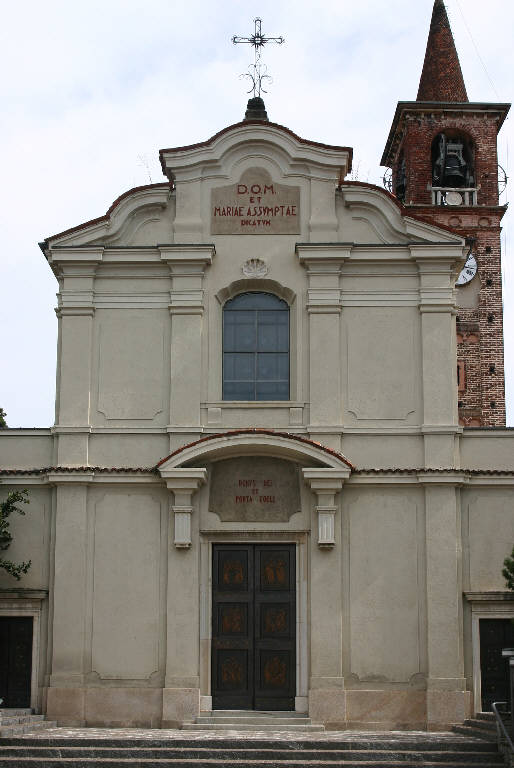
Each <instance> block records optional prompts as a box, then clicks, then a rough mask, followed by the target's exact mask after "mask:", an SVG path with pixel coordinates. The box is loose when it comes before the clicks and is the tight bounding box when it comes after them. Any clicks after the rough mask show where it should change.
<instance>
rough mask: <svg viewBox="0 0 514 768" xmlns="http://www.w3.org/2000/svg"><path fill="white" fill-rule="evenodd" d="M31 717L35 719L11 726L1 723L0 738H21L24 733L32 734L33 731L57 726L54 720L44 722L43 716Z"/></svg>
mask: <svg viewBox="0 0 514 768" xmlns="http://www.w3.org/2000/svg"><path fill="white" fill-rule="evenodd" d="M31 717H34V718H37V719H36V720H30V719H28V720H27V721H25V722H21V723H14V724H12V725H4V724H3V723H2V725H0V738H2V739H5V738H7V737H13V736H21V735H22V734H25V733H34V731H45V730H47V729H48V728H55V727H56V726H57V722H56V721H55V720H45V719H44V715H31ZM23 719H24V718H23Z"/></svg>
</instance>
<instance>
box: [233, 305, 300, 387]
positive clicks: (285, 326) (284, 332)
mask: <svg viewBox="0 0 514 768" xmlns="http://www.w3.org/2000/svg"><path fill="white" fill-rule="evenodd" d="M223 399H224V400H289V307H288V305H287V304H286V302H285V301H283V300H282V299H279V298H278V297H277V296H274V295H273V294H271V293H256V292H255V293H241V294H239V296H235V297H234V298H233V299H230V301H227V303H226V304H225V306H224V308H223Z"/></svg>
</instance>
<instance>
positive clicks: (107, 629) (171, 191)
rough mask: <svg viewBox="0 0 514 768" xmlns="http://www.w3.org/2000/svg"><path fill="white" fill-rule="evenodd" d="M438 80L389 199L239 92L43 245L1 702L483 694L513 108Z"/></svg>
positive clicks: (490, 612) (461, 710)
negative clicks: (43, 302)
mask: <svg viewBox="0 0 514 768" xmlns="http://www.w3.org/2000/svg"><path fill="white" fill-rule="evenodd" d="M441 7H442V10H443V11H444V6H443V4H442V2H440V0H436V2H435V6H434V19H433V22H432V30H431V38H429V46H428V49H427V57H428V58H427V60H428V61H429V63H430V66H432V64H433V57H431V55H430V51H431V50H432V49H431V46H434V39H435V38H436V37H437V34H439V32H440V29H441V24H442V25H443V26H444V24H446V23H447V19H446V14H445V13H444V14H443V15H441ZM448 29H449V28H448ZM445 34H446V33H445ZM450 38H451V32H450ZM431 40H432V42H431ZM451 42H452V44H453V40H451ZM455 57H456V53H455ZM444 64H445V60H444V58H442V59H441V58H439V68H437V67H436V68H435V74H434V72H432V73H431V77H432V80H433V81H434V82H437V72H439V71H440V69H444ZM457 64H458V59H457ZM427 66H428V65H427V63H425V68H426V67H427ZM458 71H459V72H460V67H459V70H458ZM440 98H442V101H438V100H437V99H436V98H432V97H430V98H428V97H427V96H426V95H424V94H422V97H421V100H419V101H418V102H412V103H410V102H409V103H407V102H405V104H407V105H408V107H406V108H405V109H404V110H403V112H401V117H399V116H398V115H399V113H397V117H396V118H395V122H394V124H393V128H392V130H391V134H390V137H389V140H388V144H387V147H386V151H385V161H387V162H386V164H388V165H390V166H391V167H392V168H393V192H394V193H395V194H392V193H390V192H388V191H385V190H383V189H380V188H378V187H375V186H372V185H369V184H363V183H359V182H351V181H346V176H347V174H348V172H349V171H350V169H351V162H352V151H351V149H349V148H347V147H344V146H329V145H325V144H321V143H319V142H316V141H309V140H306V139H303V138H300V137H299V136H297V135H296V134H295V133H293V132H292V131H291V130H289V129H288V128H285V127H283V126H281V125H279V124H276V123H273V122H271V121H269V120H268V118H267V115H266V113H265V110H264V105H263V104H262V102H261V101H260V100H255V99H254V100H251V101H250V103H249V109H248V112H247V116H246V118H245V119H244V120H243V121H242V122H240V123H237V124H235V125H232V126H229V127H228V128H225V129H224V130H222V131H220V132H219V133H217V134H216V135H215V136H213V137H212V138H210V139H208V140H206V141H205V142H203V143H200V144H195V145H191V146H187V147H179V148H171V149H164V150H161V152H160V159H161V164H162V168H163V173H164V175H165V177H166V178H167V181H165V182H163V183H161V184H153V185H149V186H145V187H139V188H136V189H132V190H130V191H129V192H126V193H124V194H122V195H121V197H119V198H118V199H117V200H116V201H115V202H114V203H113V204H112V206H111V207H110V209H109V210H108V212H107V214H106V215H105V216H101V217H100V218H98V219H95V220H93V221H89V222H86V223H84V224H81V225H79V226H77V227H74V228H72V229H70V230H67V231H66V232H62V233H60V234H57V235H55V236H52V237H49V238H47V239H46V240H45V241H44V242H43V243H42V244H41V248H42V251H43V253H44V256H45V258H46V259H47V261H48V264H49V267H50V268H51V269H52V270H53V272H54V274H55V276H56V279H57V281H58V285H59V293H58V308H57V315H58V322H59V340H58V372H57V394H56V421H55V425H54V426H53V427H51V428H50V429H35V430H18V429H10V430H5V431H2V433H1V434H0V467H1V469H0V482H1V484H2V488H1V489H0V491H1V492H2V495H5V493H7V492H8V491H9V490H10V489H13V488H14V489H16V488H17V489H20V488H28V489H29V491H30V500H31V503H30V507H28V508H27V515H26V517H24V518H19V519H17V520H15V521H13V529H14V532H15V539H14V544H13V546H12V548H11V550H10V552H9V554H10V555H12V557H13V558H18V559H28V558H29V557H30V558H32V567H31V569H30V570H29V572H28V574H27V575H26V576H25V577H23V579H22V581H21V582H20V583H19V584H18V583H16V582H14V581H13V580H12V579H11V578H10V577H8V576H7V575H3V576H1V577H0V629H1V628H2V622H3V626H4V627H6V626H7V625H9V632H10V633H11V635H12V638H13V639H12V641H11V640H10V641H9V642H12V643H13V647H14V644H16V643H17V644H18V645H17V647H19V648H22V647H23V648H24V649H25V650H24V653H25V654H26V659H27V662H26V664H25V670H27V669H29V670H30V676H27V675H26V676H25V677H26V679H25V682H24V683H23V685H21V683H19V681H18V682H16V669H15V668H14V665H13V666H12V669H10V670H8V672H7V675H4V677H5V679H4V680H3V682H2V685H4V689H5V690H7V691H8V697H7V698H8V700H7V703H8V704H10V705H11V706H12V705H15V701H16V704H17V705H20V702H21V701H22V698H23V696H25V699H24V703H25V704H27V703H28V704H30V705H31V706H33V707H35V708H37V709H38V711H43V712H46V713H47V715H48V716H49V717H50V718H51V719H56V720H57V721H58V722H59V723H60V724H62V725H70V726H71V725H84V724H86V725H96V726H109V725H110V726H117V725H119V726H121V725H142V726H152V727H160V726H163V727H174V726H180V725H182V724H183V723H185V722H190V721H192V720H194V718H195V717H196V716H198V715H199V713H200V712H201V711H210V710H212V709H232V710H233V709H250V710H251V709H257V710H296V711H298V712H308V713H309V715H310V716H311V718H312V719H313V722H318V723H323V724H325V725H326V726H327V727H331V728H349V727H351V728H386V729H387V728H398V727H400V728H429V729H444V728H447V727H448V726H449V725H450V724H452V723H456V722H461V721H462V720H463V719H464V718H465V717H466V716H468V715H469V714H470V713H471V712H473V711H481V710H482V709H483V708H484V709H488V708H489V706H490V701H491V700H495V697H496V696H497V694H498V692H499V689H498V686H499V685H500V683H499V682H498V681H497V680H496V679H494V680H493V679H491V678H490V677H488V676H487V674H486V666H487V665H486V664H485V663H484V659H485V658H486V654H487V653H488V652H489V651H490V650H491V648H493V647H495V646H494V643H496V644H497V645H498V643H500V644H501V642H503V638H504V636H505V637H506V636H507V635H508V632H509V631H510V630H509V627H510V626H511V625H510V622H509V619H511V618H514V601H513V600H512V599H510V598H511V596H510V595H509V593H507V592H506V591H505V588H504V583H503V579H502V577H501V568H502V564H503V559H504V557H505V556H506V555H507V554H508V553H509V552H510V549H511V548H512V544H513V539H514V536H513V533H514V434H513V432H512V430H509V429H507V428H505V426H504V424H505V422H504V418H503V420H502V419H501V418H498V416H497V414H498V413H500V414H501V413H503V414H504V410H502V409H504V399H503V400H502V394H501V393H502V392H503V384H502V382H503V359H502V357H501V343H502V338H501V318H499V317H498V310H497V309H496V310H494V312H495V313H496V318H495V321H494V322H490V323H488V321H487V315H488V314H494V312H493V310H492V309H490V308H489V305H487V301H496V300H497V291H498V285H499V282H498V281H500V274H499V253H497V251H496V250H494V253H492V254H491V258H490V259H489V260H487V259H488V257H489V255H490V254H489V252H488V253H487V255H486V247H489V246H486V245H485V242H486V239H487V238H489V240H487V242H492V243H493V247H494V248H496V245H495V243H496V241H495V240H494V237H496V235H498V238H499V229H498V228H499V220H500V219H501V215H502V212H501V209H500V206H499V205H498V197H497V193H496V198H494V190H493V189H492V187H490V186H487V185H486V184H485V182H484V183H483V184H481V183H477V178H478V176H477V174H478V172H479V171H480V169H484V168H486V167H488V166H487V163H489V164H490V163H491V162H492V160H491V157H490V156H489V153H491V152H494V153H495V152H496V144H494V150H493V149H492V148H491V143H489V145H487V146H485V145H483V144H482V143H480V141H478V140H473V136H474V135H475V134H474V133H473V131H474V129H475V126H476V125H477V124H478V122H480V121H481V122H480V127H481V128H483V127H484V125H487V126H489V128H490V125H491V126H492V125H493V124H494V126H495V127H496V129H499V127H500V125H501V117H502V116H504V115H505V114H506V110H507V106H506V105H489V106H488V105H476V104H469V103H468V102H464V101H462V102H460V101H459V102H455V100H454V99H453V97H452V96H451V95H450V96H448V95H447V94H446V93H441V97H440ZM459 98H460V96H459ZM402 104H403V103H402ZM456 105H457V106H456ZM480 109H481V110H482V113H481V114H482V116H481V118H480V121H479V120H478V118H477V113H478V112H479V111H480ZM457 112H458V115H457V114H456V113H457ZM412 115H414V116H415V118H413V117H412ZM468 118H469V119H468ZM423 120H425V121H426V126H425V128H426V133H427V136H428V135H429V134H430V137H431V138H430V137H429V139H430V140H429V139H428V138H427V139H426V141H425V143H424V144H419V146H418V150H417V151H416V150H415V146H416V143H415V142H413V141H411V136H410V134H409V130H411V129H412V130H414V128H412V126H413V125H415V126H418V124H419V122H420V121H421V122H423ZM441 121H443V122H444V125H443V122H441ZM488 121H489V122H488ZM464 123H465V137H464V138H463V135H462V131H464V128H462V126H463V125H464ZM489 123H490V125H489ZM428 125H430V131H429V130H428ZM489 128H488V130H489ZM416 130H417V129H416ZM441 135H444V140H443V141H441ZM436 139H437V141H436ZM472 141H473V144H471V142H472ZM465 142H467V143H465ZM441 146H443V148H444V152H442V151H441V149H440V148H441ZM471 146H472V147H473V153H472V159H471V149H470V147H471ZM413 147H414V149H413ZM486 153H487V156H486ZM455 158H457V162H455ZM493 159H494V162H496V155H495V154H494V158H493ZM423 163H424V165H423ZM414 165H415V166H416V168H417V171H416V173H418V174H419V177H420V178H423V179H425V176H426V175H427V174H428V178H429V181H430V184H431V187H432V188H433V189H432V190H431V191H430V195H429V197H427V199H426V200H425V199H424V197H423V199H422V200H421V198H420V199H419V200H418V198H416V197H415V190H416V184H417V183H418V182H417V181H416V178H417V177H415V169H414ZM422 166H423V174H425V176H423V174H422V173H421V171H420V170H419V169H420V168H421V167H422ZM472 167H473V173H472V172H471V168H472ZM483 172H484V173H485V172H486V171H483ZM402 174H403V175H402ZM430 174H432V176H431V175H430ZM434 174H439V175H437V176H434ZM445 174H446V176H445ZM402 179H403V181H402ZM436 182H437V183H436ZM423 183H424V184H425V186H426V182H425V181H423ZM402 184H403V191H402V190H401V189H400V187H401V185H402ZM473 185H474V186H473ZM434 190H435V191H434ZM463 190H464V191H463ZM470 190H474V194H471V192H470ZM425 192H426V190H424V191H423V195H424V196H426V195H425ZM450 192H453V193H454V197H453V198H452V197H451V195H450V197H449V199H447V197H448V195H449V194H450ZM419 194H420V195H421V192H420V193H419ZM459 194H460V195H462V197H461V198H460V202H459V200H458V199H457V196H456V195H459ZM485 194H487V195H488V197H487V198H482V197H481V195H485ZM432 195H433V196H432ZM452 217H453V218H452ZM454 219H455V220H454ZM456 219H458V222H457V221H456ZM481 219H483V220H484V221H483V222H482V224H481ZM485 219H487V222H488V223H487V224H486V223H485ZM472 222H476V226H474V225H473V226H472ZM468 226H469V227H470V228H471V229H472V231H471V232H470V233H468V231H467V230H468ZM484 233H485V234H484ZM470 238H473V239H470ZM482 238H485V239H484V240H482ZM491 238H493V239H492V240H491ZM498 242H499V240H498ZM470 245H471V246H472V248H473V249H474V250H473V255H474V258H475V262H476V263H477V265H478V267H477V270H476V272H477V273H476V274H474V275H473V277H472V279H467V280H466V279H464V280H462V279H461V277H462V274H463V270H466V269H469V268H470V267H469V255H470ZM496 255H497V256H498V261H497V262H494V263H493V261H491V259H492V258H493V256H494V257H495V258H496ZM482 258H483V259H484V260H483V261H482ZM465 263H467V266H465ZM496 268H497V269H498V272H497V273H496V271H495V270H496ZM465 275H466V273H465V272H464V276H465ZM468 278H469V275H468ZM488 280H493V285H491V286H489V285H488V282H487V281H488ZM456 282H461V283H462V285H459V286H456ZM500 286H501V283H500ZM499 290H500V292H501V287H500V289H499ZM494 291H496V293H494ZM493 293H494V296H493ZM491 297H492V298H491ZM500 299H501V293H500ZM484 302H485V304H484ZM484 306H485V309H484ZM484 312H485V315H484ZM466 313H467V314H466ZM473 313H474V314H473ZM458 317H459V318H460V319H459V320H457V318H458ZM484 317H485V320H484V322H485V324H482V325H481V324H480V323H481V322H482V320H481V318H482V319H484ZM465 322H468V325H469V324H471V325H472V324H473V323H475V325H474V326H473V328H474V330H473V333H474V336H475V337H476V340H475V341H472V340H471V338H470V337H471V335H472V329H471V325H469V327H468V326H465V325H464V324H465ZM459 323H460V325H459V327H457V326H458V324H459ZM493 331H494V333H493ZM457 333H460V334H461V337H462V338H461V337H458V336H457ZM466 334H467V336H466ZM464 336H466V339H465V340H464ZM493 337H494V338H493ZM458 343H459V355H460V357H459V361H460V362H462V361H463V362H464V363H465V366H467V376H468V380H469V381H472V380H474V381H475V383H476V382H478V384H476V386H475V385H474V386H475V389H473V390H472V391H471V390H470V392H469V393H466V392H464V390H463V389H462V382H461V381H459V382H458V366H457V344H458ZM493 347H494V349H495V355H496V356H495V357H494V360H493V361H492V362H489V357H488V356H489V355H490V350H491V349H492V348H493ZM476 350H479V354H478V357H477V355H476ZM477 360H478V362H477ZM493 364H494V366H495V371H496V374H495V375H496V378H495V379H494V381H493V383H492V384H491V380H492V377H493V374H492V373H490V366H492V365H493ZM473 366H475V367H473ZM487 366H489V367H487ZM461 368H462V366H461ZM473 371H475V373H473ZM481 372H484V375H483V376H482V373H481ZM477 377H478V378H477ZM481 377H482V378H481ZM487 377H489V378H487ZM498 381H500V384H498ZM491 386H492V387H494V388H495V394H494V402H495V403H497V405H498V407H496V406H495V407H494V408H492V407H491V402H493V396H492V394H491V389H490V387H491ZM459 387H460V389H459ZM487 387H489V389H487ZM463 393H464V394H463ZM477 393H478V394H477ZM478 395H480V397H479V396H478ZM466 398H468V399H466ZM473 398H475V399H473ZM480 398H482V399H480ZM484 398H485V399H484ZM487 398H488V400H487ZM459 403H460V405H459ZM484 403H486V405H487V403H488V405H487V407H485V406H484ZM468 406H469V407H468ZM466 408H468V411H469V412H470V413H471V411H472V412H473V414H474V416H473V418H474V419H475V420H476V421H479V422H480V426H476V427H470V426H467V425H466V421H465V419H466V418H467V416H466V414H467V413H468V411H467V410H466ZM459 409H460V417H459ZM491 414H493V415H492V416H491ZM491 425H493V426H491ZM491 633H492V634H491ZM502 633H504V634H503V635H502ZM11 635H10V636H11ZM491 637H492V638H493V640H491ZM491 652H492V651H491ZM9 685H11V688H9ZM17 686H18V687H17ZM23 686H24V687H23ZM495 686H496V688H495ZM22 688H23V691H22V690H21V689H22ZM500 693H501V691H500ZM9 696H11V697H12V698H11V699H10V700H9ZM16 696H19V697H21V698H16Z"/></svg>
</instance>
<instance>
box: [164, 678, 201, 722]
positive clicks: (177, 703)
mask: <svg viewBox="0 0 514 768" xmlns="http://www.w3.org/2000/svg"><path fill="white" fill-rule="evenodd" d="M199 714H200V689H199V688H163V689H162V727H163V728H179V727H180V726H181V725H182V724H183V723H188V722H189V723H190V722H192V721H193V720H194V719H195V718H196V717H197V716H198V715H199Z"/></svg>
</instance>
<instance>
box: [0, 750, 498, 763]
mask: <svg viewBox="0 0 514 768" xmlns="http://www.w3.org/2000/svg"><path fill="white" fill-rule="evenodd" d="M14 757H23V758H29V757H30V758H36V757H37V758H40V759H43V758H64V759H70V758H74V759H76V760H77V759H84V758H90V759H93V758H94V759H96V760H98V761H102V760H107V759H108V760H115V759H129V758H131V759H136V758H137V759H138V760H161V761H164V760H174V761H177V760H196V761H199V763H200V765H203V764H204V763H205V761H206V760H217V761H236V760H237V761H239V762H240V763H241V762H243V763H244V765H247V764H250V763H252V762H256V761H261V762H262V761H267V762H268V764H269V763H277V762H280V763H281V764H285V763H287V762H288V761H291V760H292V759H296V760H298V759H301V760H302V761H304V762H305V761H316V760H320V759H321V760H323V761H324V762H331V763H334V762H339V763H341V762H344V763H346V761H347V760H348V759H350V760H352V761H353V762H355V763H359V764H360V765H361V766H364V765H365V764H367V763H369V762H377V761H387V760H397V761H401V762H402V763H403V764H405V763H408V762H412V757H413V755H412V751H410V752H402V751H393V750H389V751H382V750H337V749H333V750H326V751H325V752H324V753H320V752H319V751H318V750H311V749H298V750H294V751H293V750H291V749H282V750H278V749H246V748H245V749H235V750H233V749H215V750H212V749H209V748H205V747H204V748H191V749H174V748H172V747H170V748H166V747H163V748H161V749H145V748H142V747H141V748H137V749H133V748H130V747H127V748H125V749H112V748H108V747H107V748H105V747H99V748H98V747H97V748H89V749H88V748H81V747H59V748H57V747H39V748H38V747H28V748H26V749H24V748H20V747H18V748H16V747H3V748H2V747H0V759H3V758H14ZM416 760H417V761H418V765H419V763H420V761H423V763H424V762H426V760H428V761H429V762H430V763H433V764H437V765H445V764H446V763H448V762H452V763H455V764H460V765H461V766H462V765H463V764H464V765H466V766H469V765H479V766H483V765H484V763H486V764H489V765H490V764H497V765H500V764H501V757H500V755H499V754H498V753H497V752H488V753H485V752H461V753H454V754H451V755H450V754H449V753H448V752H447V751H446V750H444V751H437V752H436V751H433V752H430V753H423V752H419V753H416Z"/></svg>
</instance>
